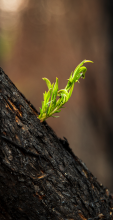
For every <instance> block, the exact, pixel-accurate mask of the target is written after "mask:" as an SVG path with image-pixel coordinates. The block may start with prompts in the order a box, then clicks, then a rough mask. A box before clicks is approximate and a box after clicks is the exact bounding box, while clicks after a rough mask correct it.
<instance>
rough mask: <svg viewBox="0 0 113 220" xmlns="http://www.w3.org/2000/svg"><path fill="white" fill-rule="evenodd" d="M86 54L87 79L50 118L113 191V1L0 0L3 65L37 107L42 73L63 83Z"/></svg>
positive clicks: (43, 75) (91, 168)
mask: <svg viewBox="0 0 113 220" xmlns="http://www.w3.org/2000/svg"><path fill="white" fill-rule="evenodd" d="M84 59H90V60H92V61H94V64H91V63H87V64H86V67H87V68H88V71H87V73H86V79H85V80H83V79H81V80H80V83H76V85H75V88H74V91H73V94H72V97H71V99H70V100H69V102H68V103H67V104H66V105H65V107H66V108H65V109H62V111H61V113H60V117H59V118H58V119H54V118H49V119H48V120H47V123H48V124H49V125H50V126H51V127H52V128H53V130H54V131H55V132H56V134H57V135H58V136H59V137H60V138H63V137H66V138H67V139H68V141H69V144H70V147H71V148H72V149H73V151H74V153H75V154H76V155H77V156H78V157H79V158H80V159H82V160H83V162H85V164H86V165H87V167H88V168H89V170H90V171H91V172H92V173H93V174H94V175H95V176H96V177H97V178H98V181H99V182H100V183H103V185H104V186H106V187H108V188H109V189H110V190H111V191H112V192H113V96H112V94H113V1H112V0H107V1H106V0H99V1H98V0H93V1H91V0H87V1H85V0H54V1H53V0H9V1H7V0H0V66H1V67H2V68H3V70H4V71H5V73H6V74H7V75H8V76H9V77H10V79H11V80H12V81H13V83H14V84H15V85H16V86H17V87H18V89H19V90H20V91H21V92H22V93H23V94H24V95H25V96H26V98H27V99H28V100H30V102H31V103H32V104H33V105H34V106H35V108H36V109H37V110H39V107H41V101H42V100H43V92H44V91H45V90H47V87H46V84H45V82H44V81H43V80H42V77H47V78H49V79H50V81H51V82H55V79H56V77H58V78H59V88H60V89H62V88H64V87H65V85H66V83H67V79H68V78H69V76H70V73H71V72H72V71H73V70H74V69H75V67H76V66H77V65H78V64H79V63H80V62H81V61H82V60H84Z"/></svg>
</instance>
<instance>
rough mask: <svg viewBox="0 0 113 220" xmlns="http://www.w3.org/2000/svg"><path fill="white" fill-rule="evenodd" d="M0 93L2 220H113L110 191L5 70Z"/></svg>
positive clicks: (0, 196) (0, 216)
mask: <svg viewBox="0 0 113 220" xmlns="http://www.w3.org/2000/svg"><path fill="white" fill-rule="evenodd" d="M0 92H1V94H0V119H1V123H0V126H1V127H0V128H1V129H0V220H38V219H39V220H46V219H53V220H58V219H59V220H61V219H62V220H63V219H65V220H72V219H73V220H74V219H76V220H91V219H95V220H96V219H105V220H106V219H113V214H112V211H113V196H112V195H111V194H110V192H109V190H108V189H106V188H105V187H103V185H102V184H99V183H98V182H97V180H96V178H95V177H94V176H93V175H92V174H91V172H90V171H89V170H88V169H87V167H86V166H85V164H84V163H83V162H82V161H81V160H80V159H78V158H77V157H76V156H75V155H74V154H73V152H72V150H71V148H70V147H69V144H68V141H67V140H66V138H64V140H61V139H59V138H58V137H57V136H56V135H55V133H54V131H53V130H52V129H51V128H50V127H49V126H48V124H47V123H46V122H43V123H41V122H40V120H39V119H38V114H39V113H38V112H37V110H36V109H35V108H34V107H33V105H32V104H31V103H30V102H29V101H28V100H27V99H26V98H25V97H24V96H23V95H22V94H21V93H20V92H19V91H18V89H17V88H16V87H15V85H14V84H13V83H12V82H11V81H10V79H9V78H8V76H7V75H6V74H5V73H4V72H3V70H2V69H1V68H0ZM95 166H96V164H95Z"/></svg>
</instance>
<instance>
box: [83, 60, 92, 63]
mask: <svg viewBox="0 0 113 220" xmlns="http://www.w3.org/2000/svg"><path fill="white" fill-rule="evenodd" d="M85 63H94V62H93V61H91V60H85Z"/></svg>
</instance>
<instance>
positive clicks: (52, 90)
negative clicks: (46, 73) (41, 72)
mask: <svg viewBox="0 0 113 220" xmlns="http://www.w3.org/2000/svg"><path fill="white" fill-rule="evenodd" d="M87 62H91V63H93V62H92V61H90V60H83V61H82V62H81V63H80V64H79V65H78V66H77V67H76V69H75V70H74V72H72V73H71V75H70V77H69V79H68V82H67V85H66V87H65V88H64V89H61V90H59V91H58V78H57V77H56V82H55V84H54V83H53V84H51V82H50V81H49V80H48V79H47V78H43V80H44V81H45V82H46V84H47V87H48V92H46V91H45V93H43V98H44V101H43V102H42V109H41V108H40V115H39V116H38V118H39V119H40V120H41V122H42V121H44V120H46V119H47V118H48V117H50V116H52V117H55V118H56V117H59V116H53V114H55V113H59V112H60V111H61V110H60V108H63V106H64V104H65V103H66V102H67V101H68V100H69V99H70V97H71V95H72V92H73V89H74V84H75V82H79V79H80V78H81V77H82V78H85V73H86V71H87V68H86V67H85V66H83V64H84V63H87Z"/></svg>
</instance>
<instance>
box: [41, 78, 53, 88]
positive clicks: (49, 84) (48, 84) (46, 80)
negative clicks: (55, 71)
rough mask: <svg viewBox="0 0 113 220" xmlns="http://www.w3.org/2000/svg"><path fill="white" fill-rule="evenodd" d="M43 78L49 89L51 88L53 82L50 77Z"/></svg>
mask: <svg viewBox="0 0 113 220" xmlns="http://www.w3.org/2000/svg"><path fill="white" fill-rule="evenodd" d="M42 79H43V80H44V81H45V82H46V84H47V87H48V89H51V82H50V81H49V79H47V78H42Z"/></svg>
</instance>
